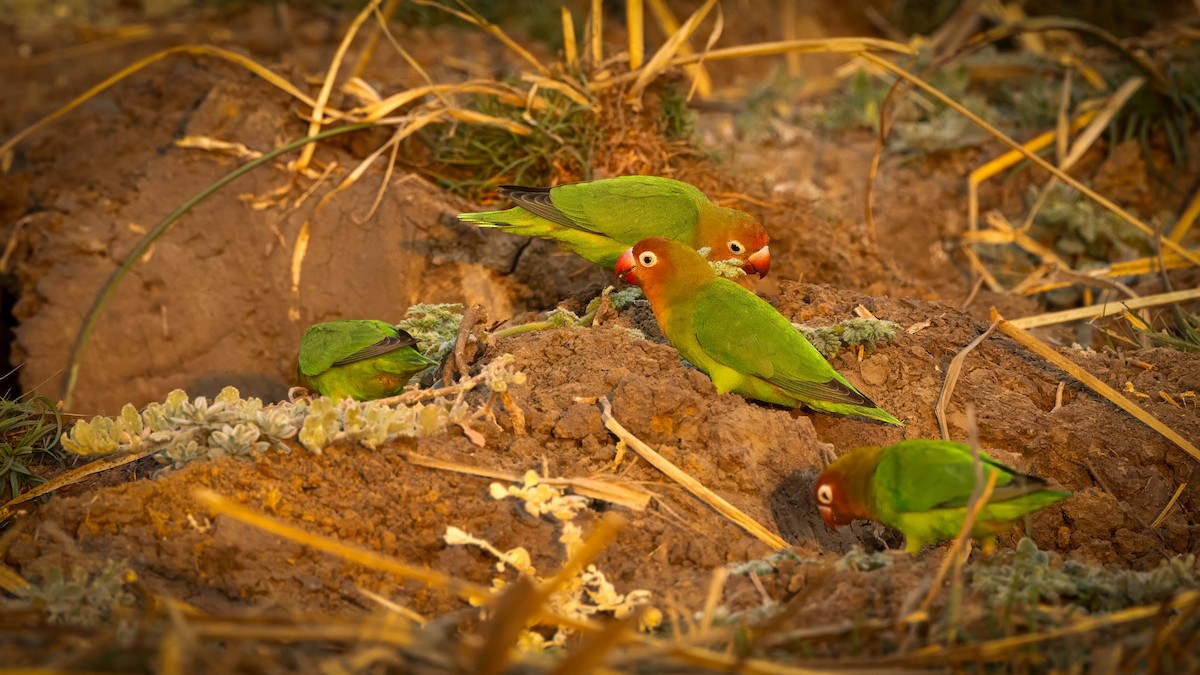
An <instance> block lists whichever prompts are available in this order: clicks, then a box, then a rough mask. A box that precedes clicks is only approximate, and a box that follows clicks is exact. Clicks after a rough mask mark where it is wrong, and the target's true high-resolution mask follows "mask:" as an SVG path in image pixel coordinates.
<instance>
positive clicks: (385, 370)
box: [296, 319, 436, 401]
mask: <svg viewBox="0 0 1200 675" xmlns="http://www.w3.org/2000/svg"><path fill="white" fill-rule="evenodd" d="M416 345H417V341H416V340H415V339H414V338H413V337H412V336H411V335H409V334H408V333H406V332H404V331H402V330H399V329H397V328H395V327H393V326H391V325H388V324H387V323H385V322H383V321H374V320H369V319H356V320H344V321H328V322H325V323H317V324H313V325H312V326H309V327H308V330H306V331H304V337H302V338H301V339H300V357H299V359H298V363H297V365H296V375H297V379H298V380H299V382H300V384H301V385H302V386H304V387H305V388H307V389H309V390H311V391H315V392H317V393H319V394H321V395H322V396H328V397H330V398H332V399H334V400H341V399H343V398H352V399H355V400H357V401H371V400H374V399H377V398H384V397H387V396H394V395H396V394H398V393H400V392H401V391H403V390H404V387H405V385H407V384H408V381H409V380H410V379H412V377H413V375H416V374H417V373H419V372H421V371H422V370H425V369H426V368H428V367H429V366H432V365H434V364H435V363H436V362H435V361H434V360H433V359H430V358H429V357H427V356H425V355H424V354H422V353H421V352H420V351H419V350H418V349H417V347H416Z"/></svg>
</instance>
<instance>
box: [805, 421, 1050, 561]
mask: <svg viewBox="0 0 1200 675" xmlns="http://www.w3.org/2000/svg"><path fill="white" fill-rule="evenodd" d="M979 459H980V460H981V463H982V465H983V472H984V480H988V479H989V477H990V476H991V474H993V473H994V474H997V475H996V485H995V487H994V489H993V492H992V497H991V499H989V500H988V503H987V504H986V505H984V507H983V510H982V511H980V512H979V515H978V517H977V518H976V519H975V524H974V526H973V527H972V528H971V536H972V537H975V538H976V539H982V540H983V545H984V549H985V550H990V549H991V547H992V546H994V545H995V534H996V533H997V532H1003V531H1004V530H1006V529H1008V528H1009V526H1011V525H1012V523H1013V521H1015V520H1017V519H1018V518H1020V517H1022V516H1024V515H1025V514H1027V513H1032V512H1034V511H1036V510H1038V509H1040V508H1042V507H1045V506H1048V505H1050V504H1053V503H1054V502H1057V501H1059V500H1060V499H1066V498H1067V497H1070V496H1071V493H1070V492H1068V491H1066V490H1049V489H1047V486H1046V481H1044V480H1042V479H1041V478H1037V477H1035V476H1027V475H1025V474H1023V473H1019V472H1017V471H1016V470H1015V469H1013V468H1011V467H1008V466H1005V465H1004V464H1001V463H1000V462H997V461H996V460H994V459H992V458H991V457H989V456H988V455H987V454H986V453H983V452H980V453H979ZM974 489H975V465H974V460H973V459H972V457H971V448H970V447H968V446H967V445H965V444H963V443H953V442H951V441H926V440H913V441H901V442H899V443H896V444H895V445H889V446H886V447H882V446H870V447H865V448H858V449H856V450H851V451H850V452H847V453H846V454H844V455H842V456H841V457H839V458H837V459H836V460H834V461H833V462H832V463H831V464H830V465H829V466H827V467H826V468H825V471H824V472H822V473H821V475H820V477H819V478H817V482H816V484H815V485H814V486H813V493H814V495H815V496H816V500H817V510H818V511H820V512H821V520H824V521H825V525H827V526H828V527H830V528H831V529H837V527H838V526H839V525H846V524H848V523H850V521H852V520H854V519H855V518H864V519H867V520H875V521H879V522H881V523H883V524H885V525H891V526H892V527H894V528H896V529H898V530H900V531H901V532H903V533H904V538H905V540H906V541H905V546H904V550H905V551H907V552H908V553H917V552H918V551H920V550H921V547H922V546H924V545H925V544H927V543H929V542H933V541H937V540H941V539H952V538H954V537H956V536H958V533H959V531H960V530H962V526H963V521H964V519H965V518H966V516H967V503H968V502H969V501H970V499H971V492H972V491H973V490H974Z"/></svg>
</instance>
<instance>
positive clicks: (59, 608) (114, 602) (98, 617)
mask: <svg viewBox="0 0 1200 675" xmlns="http://www.w3.org/2000/svg"><path fill="white" fill-rule="evenodd" d="M134 578H136V577H135V576H134V574H133V572H129V571H127V568H126V566H125V565H120V564H117V563H115V562H112V561H111V560H110V561H108V562H105V563H104V564H103V565H101V566H100V568H99V569H97V570H94V571H92V570H89V569H87V568H85V567H74V568H73V569H72V570H71V573H70V575H65V574H63V572H62V570H60V569H59V568H57V567H51V568H49V569H47V570H46V576H45V578H44V579H43V580H42V583H41V584H37V585H35V584H30V585H28V586H24V587H22V588H19V589H17V590H16V591H15V594H16V596H17V597H16V599H15V600H11V601H9V603H8V604H9V605H10V606H16V607H29V608H32V609H36V610H38V611H41V612H43V613H45V615H46V618H47V620H48V621H49V623H51V624H56V625H64V626H76V627H79V628H93V629H94V628H100V627H101V626H104V625H106V624H110V623H111V622H112V619H113V610H114V609H115V608H117V607H124V606H128V605H132V604H133V603H134V600H135V597H134V595H133V593H132V592H130V590H129V587H128V586H127V585H126V584H127V583H128V582H129V581H130V580H132V579H134Z"/></svg>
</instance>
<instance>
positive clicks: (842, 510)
mask: <svg viewBox="0 0 1200 675" xmlns="http://www.w3.org/2000/svg"><path fill="white" fill-rule="evenodd" d="M882 449H883V448H880V447H868V448H858V449H856V450H851V451H850V452H848V453H846V454H844V455H842V456H841V457H838V458H837V459H836V460H834V461H833V462H832V463H830V465H829V466H827V467H825V470H824V471H822V472H821V475H820V476H818V477H817V481H816V483H814V484H813V499H815V500H816V502H817V511H818V512H819V513H820V514H821V520H823V521H825V526H826V527H828V528H829V529H831V530H836V529H837V528H838V527H840V526H842V525H849V524H850V522H851V521H853V520H855V519H858V518H864V519H870V518H871V510H870V506H869V505H868V503H867V499H868V497H867V495H869V494H870V493H871V476H872V474H873V473H874V471H875V465H876V464H877V463H878V461H879V452H880V451H881V450H882Z"/></svg>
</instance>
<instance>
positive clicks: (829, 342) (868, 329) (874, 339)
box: [792, 319, 900, 359]
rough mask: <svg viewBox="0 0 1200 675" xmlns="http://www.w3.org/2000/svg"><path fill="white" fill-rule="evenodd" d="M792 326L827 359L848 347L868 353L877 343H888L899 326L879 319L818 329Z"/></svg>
mask: <svg viewBox="0 0 1200 675" xmlns="http://www.w3.org/2000/svg"><path fill="white" fill-rule="evenodd" d="M792 325H793V326H795V327H796V329H797V330H799V331H800V333H801V334H803V335H804V337H805V338H806V339H807V340H808V341H809V342H811V343H812V346H814V347H816V348H817V351H818V352H821V356H824V357H825V358H827V359H828V358H832V357H833V355H834V354H837V353H838V352H839V351H841V350H842V349H846V348H848V347H861V348H863V349H864V350H865V351H866V352H868V353H870V352H871V351H872V350H873V349H874V348H875V345H876V344H877V343H880V342H889V341H890V340H891V339H892V338H894V337H896V331H898V330H900V325H899V324H896V323H893V322H891V321H883V320H881V319H847V320H845V321H843V322H841V323H836V324H834V325H832V326H822V327H820V328H810V327H809V326H802V325H800V324H795V323H794V324H792Z"/></svg>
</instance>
